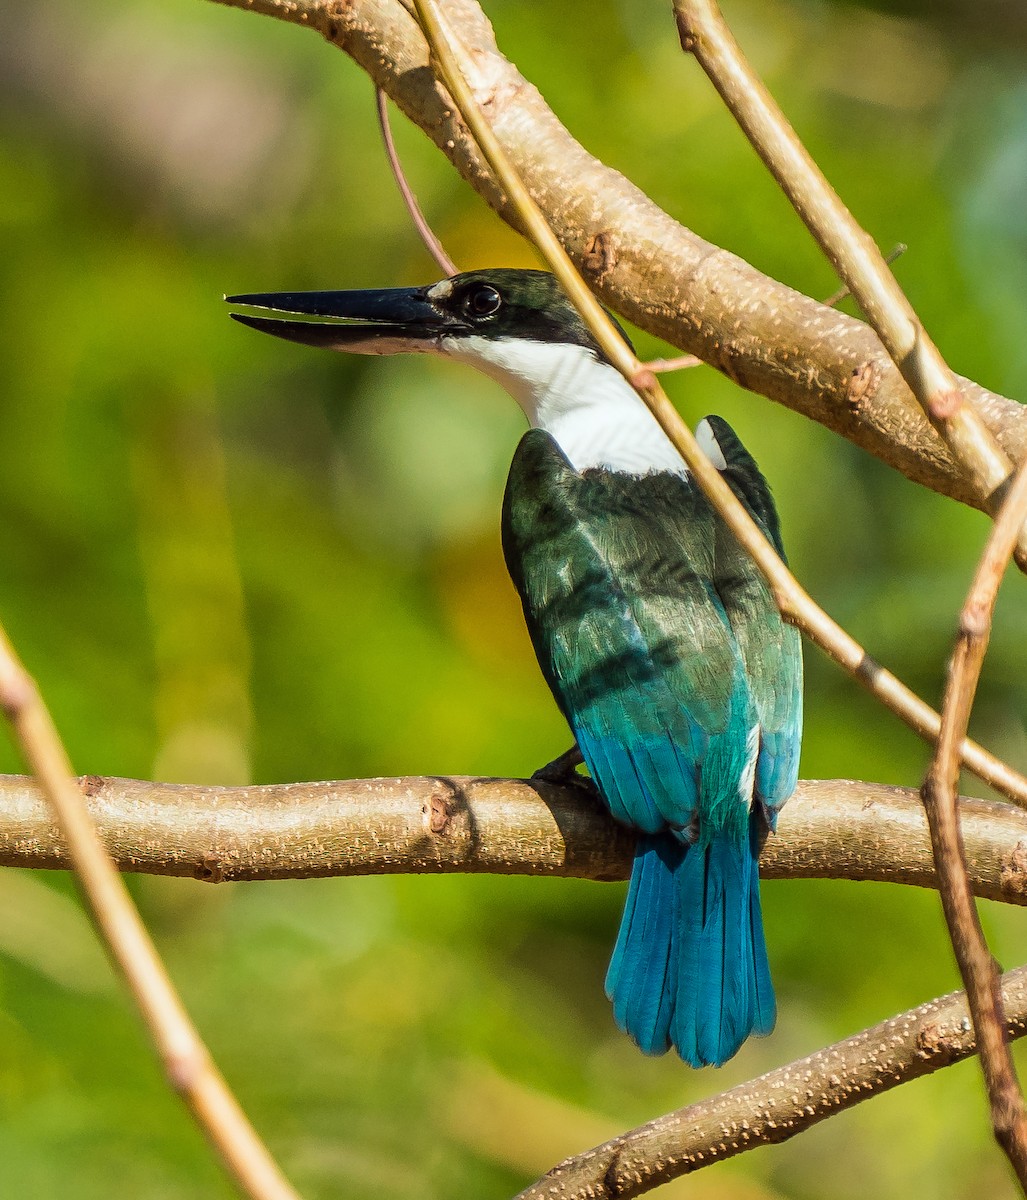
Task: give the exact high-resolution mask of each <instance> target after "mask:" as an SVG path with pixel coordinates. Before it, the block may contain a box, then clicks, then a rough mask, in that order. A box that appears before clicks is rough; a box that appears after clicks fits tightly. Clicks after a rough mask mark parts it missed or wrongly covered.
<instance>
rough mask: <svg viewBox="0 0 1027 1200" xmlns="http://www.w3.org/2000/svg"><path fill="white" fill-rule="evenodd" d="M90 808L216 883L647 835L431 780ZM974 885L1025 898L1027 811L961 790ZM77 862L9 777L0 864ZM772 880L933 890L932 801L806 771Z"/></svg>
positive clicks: (514, 786) (448, 864) (103, 798)
mask: <svg viewBox="0 0 1027 1200" xmlns="http://www.w3.org/2000/svg"><path fill="white" fill-rule="evenodd" d="M81 783H82V787H83V790H84V792H85V794H86V796H87V800H88V804H89V811H90V813H91V815H92V817H93V820H94V821H95V822H96V827H97V829H98V830H99V832H100V835H101V837H102V838H103V841H104V843H105V845H106V846H107V848H108V850H109V851H110V853H111V855H112V856H113V858H114V861H115V862H116V863H117V865H118V867H119V869H120V870H122V871H139V872H144V873H147V874H151V875H177V876H185V877H189V878H196V879H201V880H205V881H208V882H211V883H219V882H222V881H228V880H242V879H301V878H303V879H305V878H314V877H324V876H335V875H382V874H393V873H398V872H404V873H406V872H411V873H419V874H421V873H424V874H440V873H448V872H466V873H481V872H492V873H495V874H504V875H515V874H516V875H562V876H570V877H574V878H578V879H596V880H621V879H627V877H628V874H629V872H630V870H631V857H632V853H633V850H634V838H633V837H632V835H631V833H630V831H628V830H627V829H625V828H624V827H623V826H620V825H618V824H616V822H614V820H613V819H612V818H611V817H610V815H609V813H608V812H607V811H606V809H605V808H604V807H603V806H602V805H600V804H599V803H598V801H596V800H594V799H593V798H592V797H591V796H590V794H589V792H588V790H587V788H584V787H574V786H559V785H557V784H553V783H542V782H539V781H537V780H530V779H476V778H473V777H470V776H462V775H459V776H419V777H409V778H405V779H351V780H345V781H341V782H334V783H290V784H277V785H268V786H263V787H238V788H220V787H193V786H187V785H184V784H170V783H148V782H144V781H141V780H135V779H112V778H101V777H100V776H97V775H87V776H85V777H84V778H83V779H82V781H81ZM960 810H961V813H962V821H963V837H964V842H965V845H966V854H967V860H968V863H969V869H970V876H971V880H972V883H973V888H974V892H975V893H976V894H977V895H978V896H984V897H986V898H988V899H990V900H1002V901H1005V902H1006V903H1008V904H1019V905H1027V813H1024V812H1023V811H1022V810H1021V809H1018V808H1014V807H1012V806H1011V805H1009V804H996V803H993V802H991V801H987V800H972V799H967V798H962V799H961V800H960ZM68 865H69V860H68V856H67V852H66V849H65V844H64V840H63V838H62V836H61V833H60V831H59V829H58V828H57V827H56V826H55V825H54V823H53V821H52V820H51V818H50V816H49V814H48V812H47V808H46V804H45V803H44V801H43V798H42V796H41V795H40V793H39V790H38V788H37V787H36V785H35V784H34V783H33V782H32V780H31V779H28V778H26V777H25V776H21V775H0V866H8V867H35V868H40V869H46V870H52V869H63V868H66V867H67V866H68ZM760 874H761V875H762V876H763V878H765V879H800V878H803V879H812V878H832V879H861V880H865V879H873V880H881V881H885V882H892V883H905V884H911V885H914V886H916V887H929V888H933V887H935V886H936V885H935V875H934V860H933V859H932V857H931V843H930V836H929V834H928V831H927V821H926V819H925V817H924V811H923V806H922V805H921V803H920V799H919V797H918V795H917V793H916V792H915V791H913V790H911V789H909V788H896V787H888V786H886V785H884V784H878V783H859V782H855V781H851V780H847V779H817V780H812V779H807V780H802V781H801V782H800V783H799V786H798V790H797V791H796V793H795V795H794V796H793V797H792V799H791V800H790V801H789V802H788V804H787V806H786V807H785V810H784V812H783V813H782V814H781V818H780V823H779V826H778V832H777V834H776V835H775V836H774V837H771V838H770V839H769V840H768V841H767V844H766V846H765V847H764V849H763V855H762V858H761V860H760Z"/></svg>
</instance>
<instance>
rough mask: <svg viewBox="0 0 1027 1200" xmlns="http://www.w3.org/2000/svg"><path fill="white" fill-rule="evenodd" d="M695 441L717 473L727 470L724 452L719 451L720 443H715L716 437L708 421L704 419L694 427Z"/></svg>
mask: <svg viewBox="0 0 1027 1200" xmlns="http://www.w3.org/2000/svg"><path fill="white" fill-rule="evenodd" d="M695 440H696V441H697V442H698V443H699V449H700V450H701V451H702V452H703V454H705V455H706V457H707V458H708V459H709V460H710V462H711V463H713V465H714V466H715V467H716V468H717V470H718V471H726V470H727V459H726V458H725V457H724V451H723V450H721V448H720V442H718V441H717V435H716V434H715V433H714V432H713V429H712V427H711V426H710V423H709V421H707V420H706V418H705V417H703V419H702V420H701V421H700V422H699V424H698V425H696V427H695Z"/></svg>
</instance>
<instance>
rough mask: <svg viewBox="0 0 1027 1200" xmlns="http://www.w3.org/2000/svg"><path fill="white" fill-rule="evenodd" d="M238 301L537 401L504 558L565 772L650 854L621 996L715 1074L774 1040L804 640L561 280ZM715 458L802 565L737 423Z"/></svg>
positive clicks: (470, 277)
mask: <svg viewBox="0 0 1027 1200" xmlns="http://www.w3.org/2000/svg"><path fill="white" fill-rule="evenodd" d="M226 299H227V300H228V301H229V302H230V303H232V304H235V305H237V306H245V307H248V308H256V309H260V310H270V311H271V312H274V313H276V314H284V315H276V316H265V315H251V314H246V313H235V312H233V313H232V314H231V315H232V316H233V317H234V318H235V319H236V320H237V321H241V322H242V323H243V324H244V325H248V326H250V327H251V328H254V329H258V330H260V331H262V332H264V333H271V334H274V335H276V336H278V337H282V338H287V339H289V340H291V341H295V342H301V343H304V344H306V345H310V346H320V347H324V348H327V349H330V350H339V351H345V352H348V353H353V354H399V353H415V354H417V353H420V354H435V355H440V356H442V357H445V358H451V359H456V360H458V361H460V362H465V363H468V364H469V365H471V366H473V367H476V368H477V369H478V370H479V371H482V372H484V373H485V374H486V375H488V376H490V377H491V378H493V379H494V380H497V381H498V382H499V383H500V384H502V385H503V386H504V387H505V388H506V389H507V391H509V392H510V393H511V394H512V396H513V397H514V399H515V400H516V401H517V402H518V404H519V405H520V407H521V408H522V409H523V411H524V414H525V416H526V417H527V419H528V423H529V426H530V428H529V430H528V432H527V433H525V434H524V436H523V438H522V439H521V441H520V444H519V445H518V447H517V450H516V453H515V454H514V458H513V464H512V466H511V468H510V475H509V479H508V481H507V485H506V493H505V497H504V501H503V519H502V540H503V550H504V555H505V558H506V563H507V567H508V569H509V572H510V575H511V578H512V579H513V582H514V585H515V587H516V589H517V591H518V593H519V594H520V598H521V602H522V606H523V609H524V617H525V621H526V623H527V626H528V630H529V633H530V635H531V640H532V644H533V646H534V649H535V654H536V656H537V658H538V661H539V665H540V667H541V669H542V673H543V675H544V676H545V679H546V681H547V683H548V685H549V687H550V689H551V691H552V693H553V696H554V698H555V700H556V703H557V705H558V706H559V708H560V710H561V712H562V713H563V716H564V717H565V718H566V720H567V723H568V725H569V726H570V728H571V730H572V732H573V734H574V739H575V747H574V748H572V751H570V752H568V755H564V756H561V759H560V760H556V761H557V762H560V761H562V762H563V763H564V765H565V766H567V765H568V764H569V765H570V769H571V770H573V769H574V767H575V766H576V765H577V764H579V763H580V762H581V761H582V760H583V761H584V764H585V766H586V767H587V768H588V772H589V775H590V776H591V778H592V781H593V782H594V785H595V787H596V789H597V790H598V792H599V795H600V796H601V798H602V800H603V802H604V803H605V805H606V807H607V808H608V809H609V811H610V813H611V815H612V816H613V817H614V819H615V820H617V821H619V822H621V823H622V824H624V825H627V826H628V827H629V828H631V829H632V830H634V831H635V833H636V834H637V840H636V848H635V853H634V862H633V866H632V871H631V880H630V884H629V888H628V895H627V901H626V904H625V908H624V915H623V918H622V920H621V926H620V932H619V934H618V937H617V941H616V945H615V948H614V951H613V956H612V959H611V962H610V967H609V971H608V974H607V979H606V992H607V995H608V997H609V998H610V999H611V1000H612V1002H613V1011H614V1016H615V1019H616V1021H617V1024H618V1025H619V1026H620V1027H621V1028H622V1029H623V1030H624V1031H625V1032H626V1033H628V1034H629V1036H630V1037H631V1038H632V1039H633V1040H634V1041H635V1043H636V1044H637V1045H638V1046H639V1048H640V1049H641V1050H643V1051H644V1052H645V1053H647V1054H662V1053H664V1052H666V1051H667V1050H668V1049H670V1048H671V1047H674V1048H675V1049H676V1050H677V1052H678V1053H679V1054H680V1056H681V1058H682V1059H683V1060H684V1061H685V1062H687V1063H689V1064H691V1065H692V1066H694V1067H701V1066H706V1065H716V1066H719V1065H721V1064H722V1063H724V1062H726V1061H727V1060H728V1059H729V1058H731V1057H732V1056H733V1055H734V1054H735V1053H736V1052H737V1050H738V1049H739V1047H740V1046H741V1044H742V1042H743V1041H744V1040H745V1039H746V1038H747V1037H748V1036H749V1035H750V1034H768V1033H769V1032H770V1031H771V1029H772V1028H773V1025H774V1022H775V1018H776V1003H775V998H774V990H773V986H772V984H771V978H770V968H769V964H768V960H767V947H766V940H765V937H764V932H763V918H762V913H761V909H760V893H759V871H758V859H759V852H760V849H761V848H762V844H763V841H764V840H765V838H766V836H767V834H768V832H771V831H773V829H774V827H775V824H776V821H777V815H778V813H779V811H780V809H781V806H782V805H783V804H784V803H785V801H786V800H787V799H788V797H789V796H790V795H791V794H792V792H793V791H794V789H795V785H796V781H797V778H798V765H799V745H800V739H801V728H802V657H801V647H800V642H799V636H798V633H797V631H796V630H795V629H794V628H792V627H791V626H789V625H787V624H785V623H784V622H783V620H782V619H781V615H780V613H779V611H778V608H777V606H776V605H775V603H774V600H773V597H772V595H771V593H770V590H769V588H768V586H767V584H766V582H765V581H764V579H763V577H762V575H761V574H760V573H759V571H758V570H757V569H756V567H755V565H754V564H753V562H752V560H751V559H750V558H749V556H748V554H747V553H746V552H745V550H743V549H742V547H741V545H740V544H739V543H738V541H737V540H736V539H735V536H734V534H733V533H732V532H731V530H730V529H729V528H728V526H727V525H726V523H725V522H724V521H723V519H722V518H721V517H720V516H719V515H718V513H717V512H716V511H715V510H714V508H713V507H712V505H711V504H710V503H709V501H708V500H707V499H706V497H705V495H704V494H703V492H702V491H701V490H700V488H699V486H698V485H697V483H696V482H695V480H694V479H693V477H692V475H691V474H690V472H689V470H688V468H687V466H686V464H685V462H684V460H683V459H682V458H681V456H680V454H679V453H678V451H677V450H676V449H675V447H674V446H673V444H672V443H671V441H670V440H669V438H668V437H667V435H666V434H665V433H664V431H663V429H662V428H661V427H660V425H659V424H658V423H657V421H656V419H655V418H654V417H653V415H652V414H651V413H650V411H649V409H648V408H647V407H646V405H645V404H644V402H643V401H642V400H641V398H640V397H639V396H638V394H637V393H636V392H635V390H634V389H633V388H632V387H631V386H630V385H629V384H628V383H627V382H626V381H625V379H624V378H623V377H622V376H621V374H620V373H619V372H618V371H617V370H616V368H615V367H614V366H613V365H612V364H611V363H610V362H609V360H608V359H607V358H606V357H605V356H604V354H603V352H602V350H601V349H600V347H599V345H598V343H597V342H596V340H595V338H594V337H593V335H592V334H591V333H590V331H589V329H588V328H587V326H586V325H585V323H584V322H583V321H582V319H581V317H580V316H579V315H578V313H577V311H576V309H575V308H574V307H573V305H572V304H571V302H570V301H569V300H568V299H567V297H566V295H565V294H564V292H563V290H562V289H561V287H560V285H559V283H558V282H557V280H556V278H555V277H554V276H553V275H550V274H548V273H547V272H544V271H529V270H513V269H498V270H487V271H471V272H467V273H464V274H460V275H454V276H453V277H451V278H448V279H443V280H441V281H440V282H438V283H435V284H432V285H430V286H426V287H418V288H387V289H380V290H371V291H328V292H282V293H257V294H249V295H238V296H228V297H226ZM622 332H623V331H622ZM625 340H626V335H625ZM696 438H697V440H698V442H699V444H700V446H701V448H702V449H703V451H704V453H705V454H706V455H707V457H708V458H709V459H710V461H711V462H712V463H713V465H714V466H715V467H716V468H717V469H718V470H719V471H720V472H721V474H722V475H723V478H724V480H725V482H726V483H727V484H728V486H729V487H730V488H731V490H732V491H733V492H734V494H735V495H736V496H737V497H738V499H739V500H740V501H741V503H742V504H743V505H744V506H745V508H746V509H747V511H748V512H749V515H750V516H751V517H752V518H753V520H754V521H755V522H756V523H757V525H759V527H760V529H762V531H763V533H764V534H765V535H766V536H767V538H768V539H769V540H770V541H771V542H772V544H773V545H774V547H775V548H776V549H777V552H778V553H779V554H780V555H781V557H782V558H784V549H783V547H782V543H781V530H780V524H779V520H778V515H777V510H776V507H775V505H774V501H773V498H772V496H771V492H770V488H769V486H768V484H767V482H766V480H765V479H764V477H763V475H762V474H761V473H760V470H759V468H758V467H757V465H756V463H755V462H754V460H753V458H752V456H751V455H750V454H749V453H748V451H747V450H746V449H745V447H744V446H743V445H742V443H741V442H740V441H739V439H738V438H737V436H736V435H735V434H734V432H733V431H732V429H731V428H730V426H729V425H728V424H727V422H726V421H724V420H722V419H721V418H719V417H717V416H708V417H706V418H705V419H704V420H703V421H701V422H700V424H699V425H698V427H697V429H696ZM575 756H577V757H575ZM578 778H579V779H581V778H582V777H580V776H578ZM586 786H587V784H586Z"/></svg>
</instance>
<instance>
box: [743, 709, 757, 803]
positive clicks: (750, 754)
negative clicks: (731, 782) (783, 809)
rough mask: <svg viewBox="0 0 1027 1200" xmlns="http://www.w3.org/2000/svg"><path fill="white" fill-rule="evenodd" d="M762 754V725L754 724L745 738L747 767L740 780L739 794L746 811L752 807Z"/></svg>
mask: <svg viewBox="0 0 1027 1200" xmlns="http://www.w3.org/2000/svg"><path fill="white" fill-rule="evenodd" d="M759 754H760V727H759V725H754V726H753V727H752V728H751V729H750V730H749V732H748V734H747V735H746V738H745V767H744V768H743V770H742V774H741V777H740V778H739V780H738V795H739V798H740V799H741V801H742V803H743V804H744V805H745V808H746V811H750V810H751V809H752V795H753V791H754V790H755V787H756V759H757V758H759Z"/></svg>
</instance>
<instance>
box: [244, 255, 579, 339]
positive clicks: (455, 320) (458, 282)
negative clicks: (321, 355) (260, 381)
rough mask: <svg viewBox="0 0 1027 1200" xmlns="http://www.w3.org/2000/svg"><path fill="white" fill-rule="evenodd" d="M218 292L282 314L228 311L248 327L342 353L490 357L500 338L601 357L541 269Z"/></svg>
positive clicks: (559, 290)
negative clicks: (356, 287) (384, 283)
mask: <svg viewBox="0 0 1027 1200" xmlns="http://www.w3.org/2000/svg"><path fill="white" fill-rule="evenodd" d="M225 299H226V300H227V301H228V302H229V303H230V304H235V305H240V306H244V307H247V308H259V309H267V310H274V311H275V312H276V313H280V314H288V316H287V317H284V316H274V317H270V316H252V315H250V314H247V313H232V314H231V315H232V317H233V318H234V319H235V320H236V321H240V322H242V324H244V325H249V326H250V327H251V328H252V329H259V330H260V331H261V332H262V333H272V334H274V335H275V336H276V337H282V338H287V339H288V340H290V341H294V342H302V343H304V344H305V345H308V346H321V347H323V348H324V349H327V350H340V351H345V352H347V353H350V354H402V353H413V354H417V353H422V354H424V353H428V354H432V353H434V354H443V355H446V354H452V355H453V356H454V357H460V358H469V357H471V354H470V353H468V350H469V349H470V348H473V347H475V346H481V349H482V350H483V351H485V352H486V353H487V356H488V357H489V358H490V359H491V358H494V357H495V354H496V352H497V351H498V350H499V348H500V347H502V346H503V345H504V344H513V343H521V344H524V343H538V344H545V345H550V346H553V345H555V346H561V345H562V346H578V347H581V348H583V349H586V350H588V351H590V352H591V353H592V354H594V355H595V356H596V357H597V358H601V357H602V352H601V351H600V349H599V346H598V344H597V343H596V340H595V338H593V336H592V334H591V333H590V332H589V330H588V328H587V326H586V325H585V323H584V322H583V321H582V319H581V317H580V316H579V315H578V313H577V310H576V309H575V308H574V306H573V304H571V302H570V301H569V300H568V299H567V296H566V295H565V294H564V291H563V289H562V288H561V287H560V285H559V283H558V282H557V280H556V278H555V276H553V275H550V274H549V273H548V272H547V271H524V270H514V269H512V268H500V269H496V270H490V271H468V272H466V273H465V274H462V275H454V276H452V278H450V279H443V280H441V281H440V282H439V283H435V284H430V285H429V286H427V287H418V288H380V289H372V290H367V291H346V292H262V293H253V294H249V295H240V296H226V297H225ZM297 317H300V318H303V319H300V320H297V319H295V318H297ZM315 318H316V319H315ZM486 344H488V345H486Z"/></svg>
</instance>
